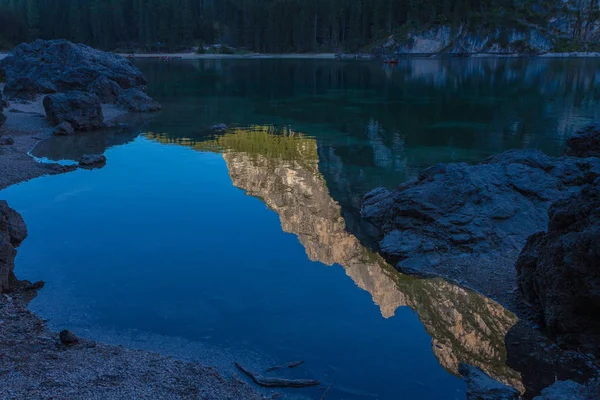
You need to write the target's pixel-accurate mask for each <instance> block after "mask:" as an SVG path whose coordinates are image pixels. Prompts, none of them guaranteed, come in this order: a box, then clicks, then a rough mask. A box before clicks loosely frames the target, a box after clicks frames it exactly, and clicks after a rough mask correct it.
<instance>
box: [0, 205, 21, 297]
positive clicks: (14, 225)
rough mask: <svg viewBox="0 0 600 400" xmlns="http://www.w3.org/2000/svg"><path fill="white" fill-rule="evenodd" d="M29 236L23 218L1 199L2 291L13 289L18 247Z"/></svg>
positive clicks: (0, 276)
mask: <svg viewBox="0 0 600 400" xmlns="http://www.w3.org/2000/svg"><path fill="white" fill-rule="evenodd" d="M26 237H27V226H25V222H24V221H23V218H22V217H21V216H20V215H19V214H18V213H17V212H16V211H15V210H13V209H12V208H10V207H9V206H8V203H6V201H3V200H0V293H4V292H6V291H8V290H10V289H11V286H12V285H13V284H14V282H16V278H15V276H14V273H13V271H14V268H15V264H14V261H15V256H16V255H17V251H16V248H17V247H19V245H20V244H21V242H22V241H23V240H25V238H26Z"/></svg>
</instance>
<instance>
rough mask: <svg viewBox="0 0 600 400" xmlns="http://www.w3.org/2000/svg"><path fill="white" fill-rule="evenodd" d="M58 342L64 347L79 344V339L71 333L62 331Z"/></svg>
mask: <svg viewBox="0 0 600 400" xmlns="http://www.w3.org/2000/svg"><path fill="white" fill-rule="evenodd" d="M59 336H60V342H61V343H62V344H64V345H67V346H68V345H73V344H75V343H77V342H79V338H78V337H77V336H75V334H74V333H73V332H71V331H68V330H64V331H62V332H60V335H59Z"/></svg>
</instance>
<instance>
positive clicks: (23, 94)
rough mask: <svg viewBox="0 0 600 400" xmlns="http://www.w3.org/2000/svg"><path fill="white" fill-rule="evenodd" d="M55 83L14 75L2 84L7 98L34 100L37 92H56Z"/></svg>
mask: <svg viewBox="0 0 600 400" xmlns="http://www.w3.org/2000/svg"><path fill="white" fill-rule="evenodd" d="M57 91H58V89H57V87H56V85H54V84H53V83H52V82H50V81H48V80H45V79H39V80H34V79H32V78H30V77H27V76H21V77H16V78H15V79H11V80H9V81H8V82H7V83H6V85H5V86H4V94H5V95H6V97H7V98H9V99H21V100H28V101H30V100H35V99H36V97H37V96H38V95H39V94H48V93H56V92H57Z"/></svg>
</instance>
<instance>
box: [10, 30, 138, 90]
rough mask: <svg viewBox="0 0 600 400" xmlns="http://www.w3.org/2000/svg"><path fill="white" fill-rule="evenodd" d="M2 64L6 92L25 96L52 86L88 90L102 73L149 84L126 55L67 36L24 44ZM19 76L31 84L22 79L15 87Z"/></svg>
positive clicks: (128, 83)
mask: <svg viewBox="0 0 600 400" xmlns="http://www.w3.org/2000/svg"><path fill="white" fill-rule="evenodd" d="M0 66H1V67H2V68H4V70H5V71H6V80H7V85H6V86H7V88H8V89H9V91H8V92H7V95H9V97H11V96H14V97H18V98H25V99H31V96H32V95H33V96H35V95H37V94H40V93H50V92H49V90H52V91H67V90H82V91H85V90H87V89H88V86H89V85H90V84H91V83H92V82H94V80H95V79H96V78H97V77H99V76H104V77H106V78H107V79H109V80H111V81H114V82H116V83H117V84H118V85H119V86H120V87H121V88H125V89H126V88H131V87H143V86H144V85H146V84H147V80H146V78H145V77H144V75H143V74H142V73H141V72H140V71H139V70H138V69H137V68H136V67H135V66H133V65H132V64H131V63H130V62H129V60H127V59H126V58H124V57H121V56H118V55H116V54H113V53H108V52H104V51H100V50H95V49H93V48H91V47H89V46H86V45H83V44H74V43H71V42H68V41H66V40H48V41H45V40H36V41H34V42H32V43H29V44H27V43H24V44H21V45H19V46H17V47H16V48H15V49H14V50H13V52H12V54H11V55H9V56H8V57H6V58H5V59H3V60H2V61H0ZM20 79H26V80H27V81H23V82H27V83H28V84H27V85H25V86H24V85H23V82H22V83H21V84H20V85H19V86H20V87H21V88H20V89H19V90H17V89H18V88H14V89H13V88H12V87H13V86H14V85H15V82H16V81H18V80H20ZM22 96H25V97H22Z"/></svg>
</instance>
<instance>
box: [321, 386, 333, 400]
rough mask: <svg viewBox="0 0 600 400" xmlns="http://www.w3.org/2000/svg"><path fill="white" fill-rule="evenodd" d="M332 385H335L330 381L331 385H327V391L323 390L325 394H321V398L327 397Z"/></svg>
mask: <svg viewBox="0 0 600 400" xmlns="http://www.w3.org/2000/svg"><path fill="white" fill-rule="evenodd" d="M331 385H333V383H330V384H329V386H327V390H326V391H325V392H323V396H321V400H325V398H326V397H327V394H328V393H329V391H330V390H331Z"/></svg>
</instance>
